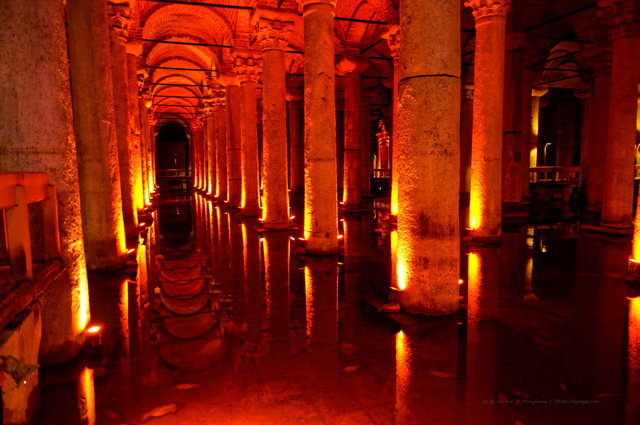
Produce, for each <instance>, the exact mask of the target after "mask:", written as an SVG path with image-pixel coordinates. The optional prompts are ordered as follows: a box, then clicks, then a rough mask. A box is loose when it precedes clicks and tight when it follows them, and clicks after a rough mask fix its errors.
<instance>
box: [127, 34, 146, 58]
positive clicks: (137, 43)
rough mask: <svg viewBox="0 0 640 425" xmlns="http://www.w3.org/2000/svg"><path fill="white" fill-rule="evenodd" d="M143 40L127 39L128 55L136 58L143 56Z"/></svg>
mask: <svg viewBox="0 0 640 425" xmlns="http://www.w3.org/2000/svg"><path fill="white" fill-rule="evenodd" d="M142 47H143V44H142V40H139V39H133V38H131V37H129V38H128V39H127V54H128V55H134V56H136V57H137V56H142Z"/></svg>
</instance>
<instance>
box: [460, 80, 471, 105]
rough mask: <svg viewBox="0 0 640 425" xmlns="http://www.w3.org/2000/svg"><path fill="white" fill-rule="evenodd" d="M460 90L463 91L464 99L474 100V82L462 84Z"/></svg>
mask: <svg viewBox="0 0 640 425" xmlns="http://www.w3.org/2000/svg"><path fill="white" fill-rule="evenodd" d="M460 90H461V91H462V100H466V101H470V102H473V90H474V86H473V84H461V85H460Z"/></svg>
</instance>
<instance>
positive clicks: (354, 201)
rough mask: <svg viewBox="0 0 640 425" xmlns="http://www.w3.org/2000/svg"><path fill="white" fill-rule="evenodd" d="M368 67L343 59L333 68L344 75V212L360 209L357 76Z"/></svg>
mask: <svg viewBox="0 0 640 425" xmlns="http://www.w3.org/2000/svg"><path fill="white" fill-rule="evenodd" d="M368 66H369V61H368V59H366V58H362V57H358V56H343V57H342V58H341V59H340V61H339V62H338V64H337V65H336V68H337V69H338V71H339V72H340V73H341V74H343V75H344V78H343V82H344V191H343V199H342V203H343V206H344V208H345V209H346V210H350V209H351V210H354V209H358V208H360V207H361V199H362V188H361V186H362V170H361V169H362V156H361V151H362V149H361V147H362V143H363V142H362V128H361V124H362V117H361V114H360V97H361V96H360V92H361V91H360V75H361V74H362V72H363V71H364V70H365V69H367V67H368Z"/></svg>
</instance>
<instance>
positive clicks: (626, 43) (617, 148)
mask: <svg viewBox="0 0 640 425" xmlns="http://www.w3.org/2000/svg"><path fill="white" fill-rule="evenodd" d="M598 6H599V7H600V12H601V14H602V16H603V18H604V19H605V20H606V21H607V23H608V24H609V26H610V30H611V31H610V34H611V39H612V45H613V47H612V48H613V56H612V64H611V92H610V93H611V94H610V103H609V129H608V133H607V153H606V163H605V176H604V190H603V194H602V218H601V224H602V225H603V226H605V227H610V228H616V229H628V228H631V227H632V219H633V189H634V165H635V164H634V158H635V141H636V120H637V117H636V112H637V108H638V82H639V80H640V56H638V54H637V52H638V49H639V48H640V27H639V25H638V16H637V15H638V12H637V11H636V10H635V2H634V1H633V0H600V1H598Z"/></svg>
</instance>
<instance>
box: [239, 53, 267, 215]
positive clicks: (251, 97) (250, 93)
mask: <svg viewBox="0 0 640 425" xmlns="http://www.w3.org/2000/svg"><path fill="white" fill-rule="evenodd" d="M235 55H236V58H235V67H236V72H237V74H238V80H239V81H240V116H239V117H238V119H239V120H240V137H241V142H240V145H241V148H242V200H241V203H240V206H241V208H242V215H246V216H258V215H260V199H259V198H260V195H259V194H260V182H259V176H258V167H259V161H258V121H257V120H258V110H257V104H256V98H257V94H256V92H257V90H256V87H257V81H258V77H259V73H260V71H261V69H260V60H259V59H258V58H255V57H253V54H252V52H250V51H243V52H235ZM263 97H264V94H263Z"/></svg>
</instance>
